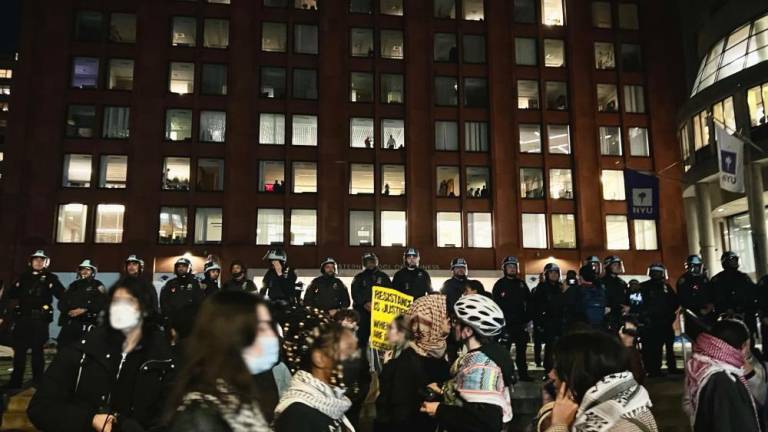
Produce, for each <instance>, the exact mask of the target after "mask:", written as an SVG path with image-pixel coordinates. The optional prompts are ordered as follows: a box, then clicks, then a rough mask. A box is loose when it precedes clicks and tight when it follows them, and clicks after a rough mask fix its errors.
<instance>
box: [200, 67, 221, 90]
mask: <svg viewBox="0 0 768 432" xmlns="http://www.w3.org/2000/svg"><path fill="white" fill-rule="evenodd" d="M201 81H202V83H201V85H200V93H201V94H204V95H216V96H224V95H226V94H227V65H222V64H204V65H203V71H202V77H201Z"/></svg>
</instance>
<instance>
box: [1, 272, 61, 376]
mask: <svg viewBox="0 0 768 432" xmlns="http://www.w3.org/2000/svg"><path fill="white" fill-rule="evenodd" d="M63 293H64V286H63V285H62V284H61V282H59V278H58V277H57V276H56V275H55V274H53V273H51V272H49V271H47V270H44V271H42V272H39V273H38V272H34V271H32V270H27V271H26V272H24V273H23V274H22V275H21V276H20V277H19V280H18V281H16V283H14V284H13V285H12V286H11V289H10V291H9V292H8V298H9V300H12V301H18V304H17V305H16V308H15V311H14V313H15V322H16V325H15V327H14V328H13V334H12V339H13V351H14V356H13V373H12V374H11V380H10V382H9V383H8V386H9V387H12V388H17V387H21V384H22V379H23V377H24V368H25V366H26V363H27V350H28V349H31V350H32V375H33V377H34V379H35V380H38V379H39V378H40V377H41V376H42V374H43V369H44V367H45V358H44V357H43V345H44V344H45V342H46V341H48V324H49V323H50V322H51V321H53V306H52V305H51V303H53V298H54V297H56V298H57V299H58V298H61V295H62V294H63Z"/></svg>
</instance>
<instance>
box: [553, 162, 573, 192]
mask: <svg viewBox="0 0 768 432" xmlns="http://www.w3.org/2000/svg"><path fill="white" fill-rule="evenodd" d="M549 196H550V198H552V199H573V177H572V176H571V170H570V169H568V168H553V169H551V170H549Z"/></svg>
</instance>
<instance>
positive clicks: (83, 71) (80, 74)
mask: <svg viewBox="0 0 768 432" xmlns="http://www.w3.org/2000/svg"><path fill="white" fill-rule="evenodd" d="M9 78H10V77H9ZM71 86H72V87H74V88H79V89H95V88H96V87H98V86H99V59H97V58H92V57H75V58H74V59H72V83H71Z"/></svg>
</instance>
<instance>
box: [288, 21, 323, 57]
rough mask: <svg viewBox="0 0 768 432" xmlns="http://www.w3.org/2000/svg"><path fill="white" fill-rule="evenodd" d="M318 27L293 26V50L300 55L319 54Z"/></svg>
mask: <svg viewBox="0 0 768 432" xmlns="http://www.w3.org/2000/svg"><path fill="white" fill-rule="evenodd" d="M317 40H318V37H317V26H316V25H307V24H296V25H294V26H293V50H294V51H295V52H296V53H298V54H317V53H318V48H317V45H318V44H317Z"/></svg>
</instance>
